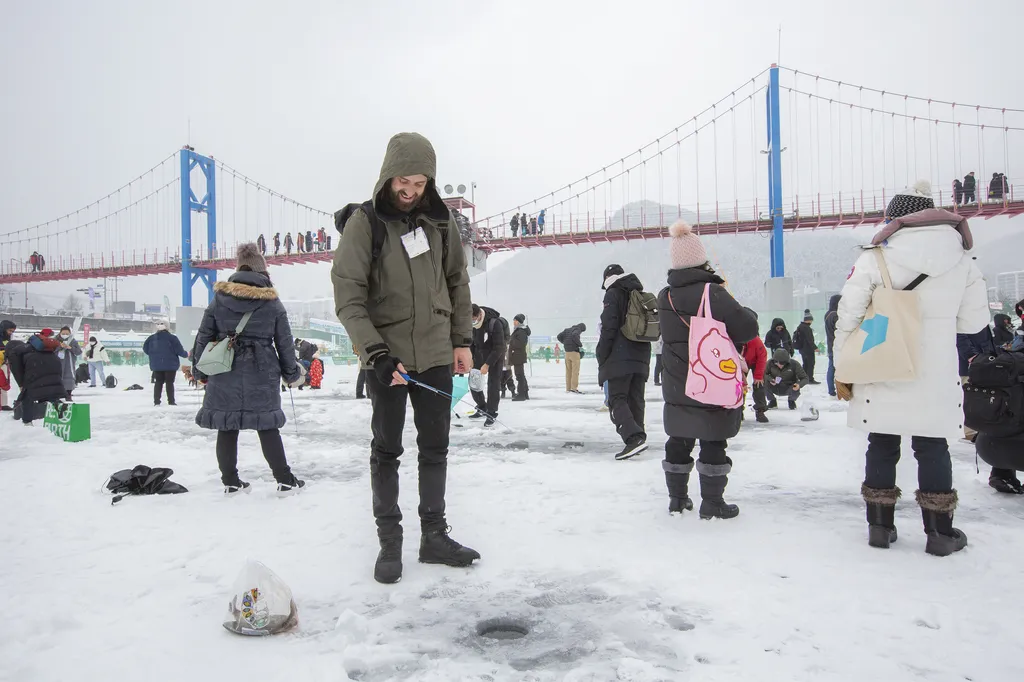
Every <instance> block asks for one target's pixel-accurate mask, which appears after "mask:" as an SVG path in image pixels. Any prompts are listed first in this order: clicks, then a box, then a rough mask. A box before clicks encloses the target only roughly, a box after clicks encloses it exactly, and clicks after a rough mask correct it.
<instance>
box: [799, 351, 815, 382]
mask: <svg viewBox="0 0 1024 682" xmlns="http://www.w3.org/2000/svg"><path fill="white" fill-rule="evenodd" d="M800 360H801V361H802V364H803V366H804V371H805V372H807V379H808V380H809V381H814V352H813V351H811V352H807V353H805V352H803V351H800Z"/></svg>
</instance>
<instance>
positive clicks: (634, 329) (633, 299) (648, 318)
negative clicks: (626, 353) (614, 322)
mask: <svg viewBox="0 0 1024 682" xmlns="http://www.w3.org/2000/svg"><path fill="white" fill-rule="evenodd" d="M619 331H621V332H622V335H623V336H625V337H626V338H627V339H629V340H630V341H636V342H638V343H653V342H655V341H657V340H658V339H660V338H661V324H660V323H659V322H658V297H657V296H655V295H654V294H652V293H649V292H647V291H635V290H634V291H630V292H629V305H628V306H627V307H626V321H625V322H623V323H622V327H620V329H619Z"/></svg>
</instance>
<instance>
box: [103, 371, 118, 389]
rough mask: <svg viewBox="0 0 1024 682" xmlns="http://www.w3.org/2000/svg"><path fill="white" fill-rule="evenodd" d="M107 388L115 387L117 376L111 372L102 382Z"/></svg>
mask: <svg viewBox="0 0 1024 682" xmlns="http://www.w3.org/2000/svg"><path fill="white" fill-rule="evenodd" d="M104 385H105V386H106V387H107V388H117V377H115V376H114V375H113V374H108V375H107V381H106V383H105V384H104Z"/></svg>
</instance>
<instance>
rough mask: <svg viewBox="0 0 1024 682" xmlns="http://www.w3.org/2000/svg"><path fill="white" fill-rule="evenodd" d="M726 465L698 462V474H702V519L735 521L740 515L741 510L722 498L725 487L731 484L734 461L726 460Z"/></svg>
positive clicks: (700, 512)
mask: <svg viewBox="0 0 1024 682" xmlns="http://www.w3.org/2000/svg"><path fill="white" fill-rule="evenodd" d="M725 459H726V463H725V464H708V463H707V462H702V461H700V460H697V473H698V474H700V497H701V502H700V511H699V512H698V514H700V517H701V518H702V519H704V520H708V519H734V518H736V517H737V516H739V514H740V508H739V507H737V506H736V505H735V504H728V503H726V501H725V500H724V499H723V498H722V495H724V494H725V486H726V485H728V483H729V473H730V472H731V471H732V460H731V459H729V458H728V457H726V458H725Z"/></svg>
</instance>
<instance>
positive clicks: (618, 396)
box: [608, 374, 647, 443]
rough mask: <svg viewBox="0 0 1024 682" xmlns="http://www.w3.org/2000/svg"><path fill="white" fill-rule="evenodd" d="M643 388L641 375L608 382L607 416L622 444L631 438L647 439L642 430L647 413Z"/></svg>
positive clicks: (645, 385)
mask: <svg viewBox="0 0 1024 682" xmlns="http://www.w3.org/2000/svg"><path fill="white" fill-rule="evenodd" d="M645 388H647V379H646V378H645V377H644V375H643V374H629V375H626V376H624V377H616V378H614V379H609V380H608V408H609V414H611V418H612V423H613V424H615V430H616V431H617V432H618V434H619V436H620V437H621V438H622V442H623V443H625V442H627V441H628V440H629V439H630V438H632V437H633V436H638V435H639V436H643V437H645V438H646V437H647V432H646V431H645V430H644V417H645V416H646V411H647V401H646V399H645V398H644V389H645Z"/></svg>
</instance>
